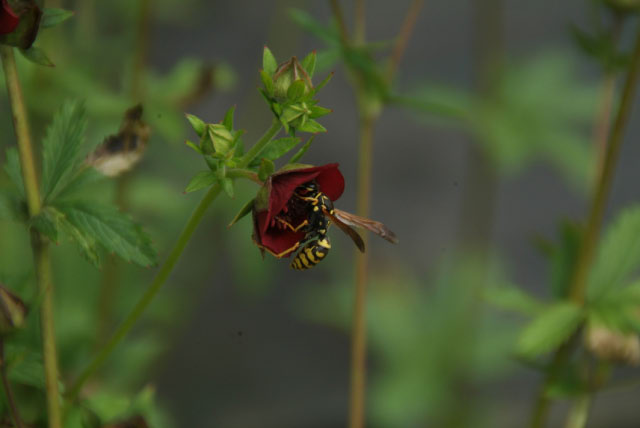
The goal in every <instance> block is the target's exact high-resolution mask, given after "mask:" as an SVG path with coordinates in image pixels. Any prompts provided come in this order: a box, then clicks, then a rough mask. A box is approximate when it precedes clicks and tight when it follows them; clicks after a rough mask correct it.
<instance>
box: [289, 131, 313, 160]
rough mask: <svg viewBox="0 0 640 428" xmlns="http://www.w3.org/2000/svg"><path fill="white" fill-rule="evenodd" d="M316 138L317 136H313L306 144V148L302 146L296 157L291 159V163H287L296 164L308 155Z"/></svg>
mask: <svg viewBox="0 0 640 428" xmlns="http://www.w3.org/2000/svg"><path fill="white" fill-rule="evenodd" d="M314 138H316V136H315V134H314V135H312V136H311V138H309V140H308V141H307V142H306V143H304V146H302V147H301V148H300V150H298V152H297V153H296V154H295V155H293V156H291V159H289V162H287V164H295V163H296V162H297V161H299V160H300V158H301V157H302V156H304V154H305V153H307V150H309V147H311V143H312V142H313V140H314Z"/></svg>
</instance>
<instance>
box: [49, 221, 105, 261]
mask: <svg viewBox="0 0 640 428" xmlns="http://www.w3.org/2000/svg"><path fill="white" fill-rule="evenodd" d="M59 227H60V230H61V231H63V232H64V234H65V235H66V236H68V237H69V238H70V239H71V240H72V241H73V242H75V243H76V245H77V247H78V250H79V251H80V254H82V256H83V257H84V258H85V259H87V260H88V261H89V262H90V263H91V264H93V265H94V266H95V267H100V255H99V254H98V243H97V242H96V239H94V238H93V237H92V236H89V235H87V234H86V233H84V232H83V231H82V230H80V229H79V228H78V227H76V226H75V225H74V224H72V223H71V222H69V220H68V219H67V218H66V217H65V216H64V214H63V216H62V219H61V221H60V224H59Z"/></svg>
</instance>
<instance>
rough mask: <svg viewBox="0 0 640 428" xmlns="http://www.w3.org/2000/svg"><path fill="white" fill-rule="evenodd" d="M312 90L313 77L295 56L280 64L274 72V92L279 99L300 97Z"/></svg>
mask: <svg viewBox="0 0 640 428" xmlns="http://www.w3.org/2000/svg"><path fill="white" fill-rule="evenodd" d="M311 90H313V84H312V83H311V78H310V77H309V74H308V73H307V71H306V70H305V69H304V67H302V65H301V64H300V62H298V59H297V58H296V57H295V56H294V57H292V58H291V59H290V60H289V61H287V62H284V63H282V64H280V65H279V66H278V68H277V69H276V72H275V73H274V74H273V93H274V95H275V97H276V98H277V99H281V100H284V99H286V98H293V99H296V98H300V97H301V96H304V95H307V94H308V93H309V92H310V91H311Z"/></svg>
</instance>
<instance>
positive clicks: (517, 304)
mask: <svg viewBox="0 0 640 428" xmlns="http://www.w3.org/2000/svg"><path fill="white" fill-rule="evenodd" d="M484 297H485V299H486V300H487V301H488V302H489V303H491V304H493V305H494V306H497V307H499V308H500V309H505V310H509V311H515V312H519V313H522V314H528V315H537V314H539V313H540V312H541V311H542V310H543V309H544V307H545V306H544V304H543V303H542V302H540V301H539V300H538V299H536V298H535V297H533V296H531V295H530V294H528V293H526V292H524V291H523V290H522V289H520V288H519V287H516V286H513V285H503V286H498V287H488V288H487V289H486V290H485V291H484Z"/></svg>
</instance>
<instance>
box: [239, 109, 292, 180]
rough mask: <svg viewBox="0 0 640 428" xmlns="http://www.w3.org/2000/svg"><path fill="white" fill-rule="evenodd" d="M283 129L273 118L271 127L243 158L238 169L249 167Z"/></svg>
mask: <svg viewBox="0 0 640 428" xmlns="http://www.w3.org/2000/svg"><path fill="white" fill-rule="evenodd" d="M280 128H282V123H280V121H279V120H278V119H277V118H275V117H274V118H273V121H272V122H271V127H270V128H269V129H267V131H266V132H265V133H264V134H263V135H262V137H260V139H259V140H258V141H257V142H256V143H255V144H254V145H253V147H251V149H249V151H248V152H247V153H245V155H244V156H243V157H242V161H241V162H240V163H239V164H238V168H246V167H247V166H249V164H250V163H251V161H253V160H254V159H255V158H256V156H258V155H259V154H260V152H261V151H262V150H263V149H264V148H265V147H266V145H267V144H269V142H270V141H271V140H272V139H273V137H275V136H276V135H277V134H278V132H279V131H280Z"/></svg>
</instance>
